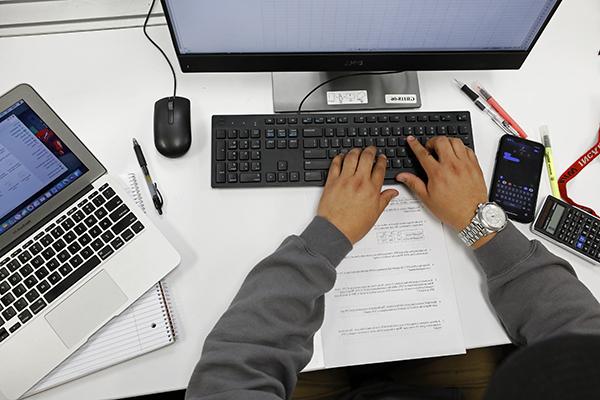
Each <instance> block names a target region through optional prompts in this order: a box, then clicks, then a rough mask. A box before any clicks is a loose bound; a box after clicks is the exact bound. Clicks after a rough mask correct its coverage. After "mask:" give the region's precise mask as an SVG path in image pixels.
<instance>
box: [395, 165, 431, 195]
mask: <svg viewBox="0 0 600 400" xmlns="http://www.w3.org/2000/svg"><path fill="white" fill-rule="evenodd" d="M396 180H397V181H398V182H400V183H404V184H405V185H406V186H407V187H408V188H409V189H410V190H411V191H412V192H413V193H414V194H416V195H417V197H418V198H419V199H421V200H423V202H425V200H426V199H427V198H428V197H429V193H427V186H425V182H423V181H422V180H421V178H419V177H418V176H416V175H414V174H411V173H408V172H404V173H401V174H398V175H397V176H396Z"/></svg>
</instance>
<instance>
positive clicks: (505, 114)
mask: <svg viewBox="0 0 600 400" xmlns="http://www.w3.org/2000/svg"><path fill="white" fill-rule="evenodd" d="M477 86H478V89H479V93H481V95H482V96H483V98H484V99H485V101H486V102H487V103H488V104H489V105H490V106H491V107H492V108H493V109H494V110H495V111H496V112H497V113H498V114H499V115H500V116H501V117H502V118H504V120H505V121H506V122H507V123H508V124H509V125H510V126H511V128H513V129H514V130H515V131H516V132H517V133H518V134H519V136H521V137H522V138H523V139H527V134H526V133H525V131H524V130H523V128H521V127H520V126H519V124H517V121H515V120H514V119H513V118H512V117H511V116H510V114H508V112H506V110H505V109H504V108H502V106H501V105H500V103H498V101H497V100H496V99H494V98H493V97H492V95H491V93H490V92H488V91H487V90H485V88H484V87H483V86H481V85H477Z"/></svg>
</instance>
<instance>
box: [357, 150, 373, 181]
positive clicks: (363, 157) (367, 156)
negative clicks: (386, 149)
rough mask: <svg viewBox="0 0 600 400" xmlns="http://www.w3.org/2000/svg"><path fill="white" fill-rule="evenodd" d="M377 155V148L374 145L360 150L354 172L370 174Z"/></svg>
mask: <svg viewBox="0 0 600 400" xmlns="http://www.w3.org/2000/svg"><path fill="white" fill-rule="evenodd" d="M376 155H377V148H376V147H375V146H369V147H367V148H366V149H364V150H363V151H362V153H361V154H360V160H359V161H358V168H356V174H359V175H364V176H369V177H370V176H371V171H373V162H374V161H375V156H376Z"/></svg>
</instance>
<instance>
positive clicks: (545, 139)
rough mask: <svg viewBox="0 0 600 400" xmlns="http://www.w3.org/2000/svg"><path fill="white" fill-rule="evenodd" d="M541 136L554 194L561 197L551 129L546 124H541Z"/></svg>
mask: <svg viewBox="0 0 600 400" xmlns="http://www.w3.org/2000/svg"><path fill="white" fill-rule="evenodd" d="M540 136H541V137H542V143H543V144H544V148H545V152H544V158H545V159H546V170H547V171H548V179H549V180H550V188H551V189H552V196H554V197H556V198H557V199H560V190H559V189H558V180H557V177H556V169H555V168H554V156H553V155H552V146H551V145H550V129H548V127H547V126H546V125H543V126H540Z"/></svg>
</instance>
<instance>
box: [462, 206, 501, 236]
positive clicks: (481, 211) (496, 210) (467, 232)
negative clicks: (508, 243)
mask: <svg viewBox="0 0 600 400" xmlns="http://www.w3.org/2000/svg"><path fill="white" fill-rule="evenodd" d="M507 223H508V218H506V213H505V212H504V210H503V209H502V208H501V207H500V206H499V205H498V204H496V203H493V202H492V203H481V204H479V205H478V206H477V211H476V212H475V216H474V217H473V219H472V220H471V223H470V224H469V226H467V227H466V228H465V229H463V230H462V231H460V232H459V233H458V237H459V238H460V240H462V241H463V242H464V243H465V244H466V245H467V246H469V247H470V246H473V244H475V243H476V242H477V241H478V240H479V239H481V238H483V237H486V236H488V235H491V234H492V233H496V232H500V231H501V230H502V229H504V228H505V227H506V224H507Z"/></svg>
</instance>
